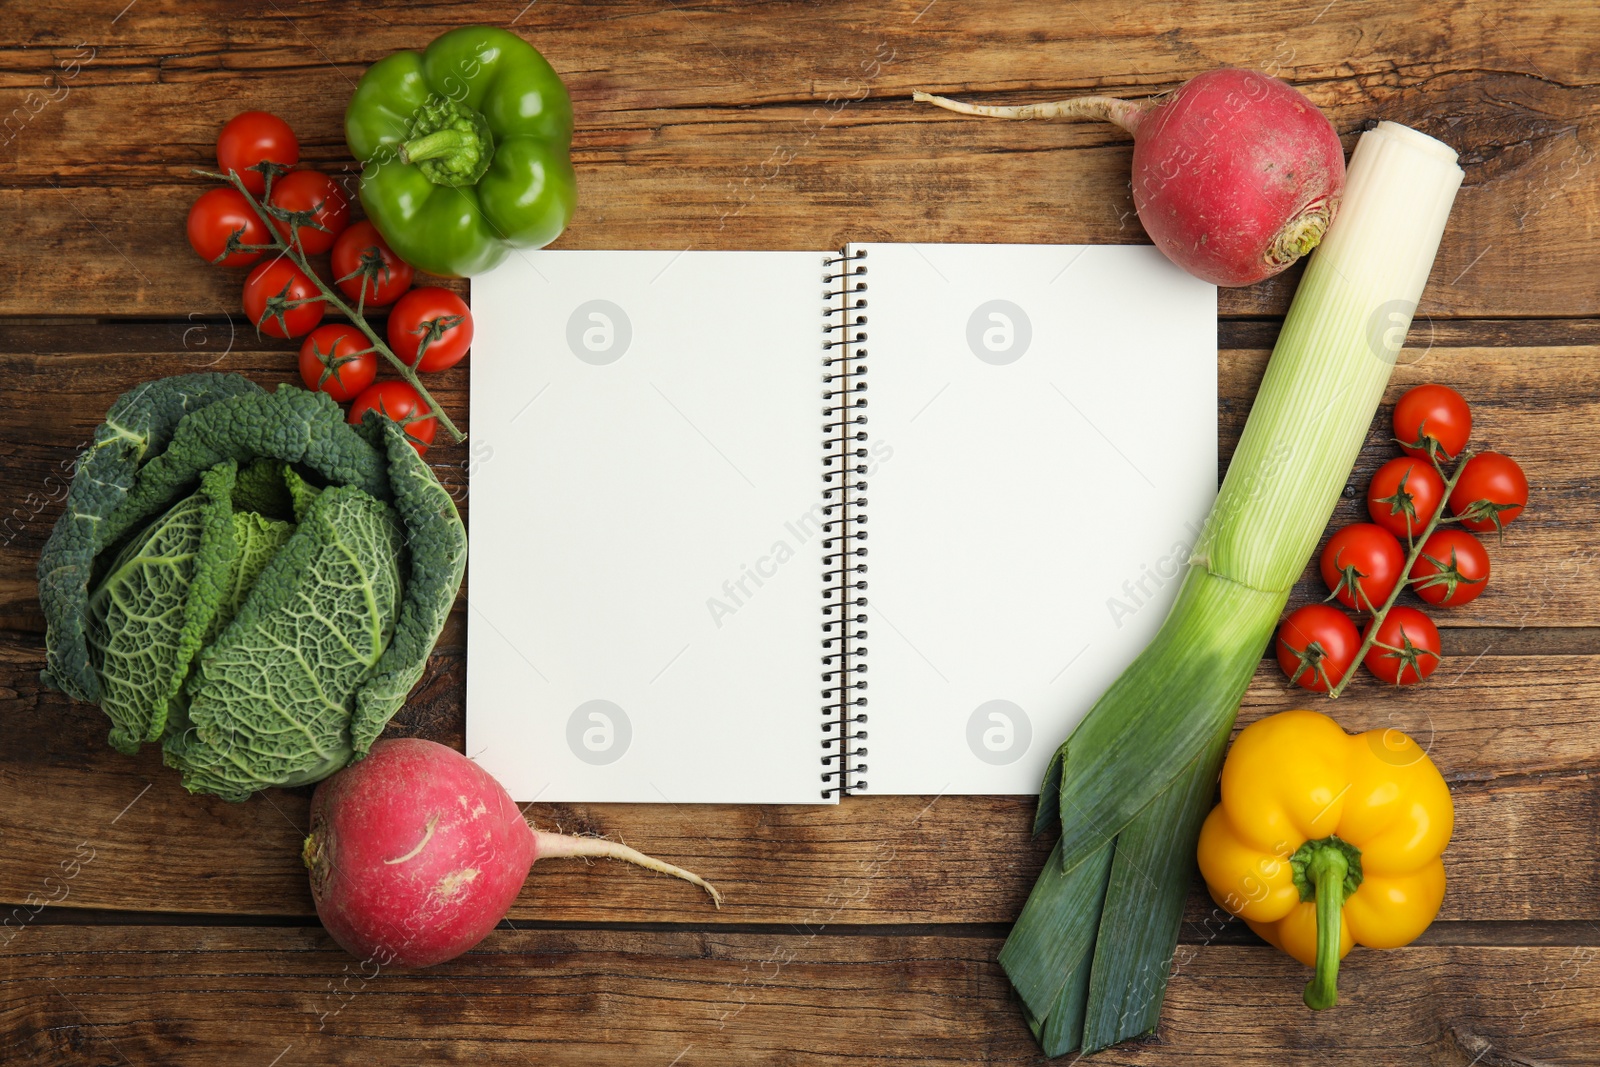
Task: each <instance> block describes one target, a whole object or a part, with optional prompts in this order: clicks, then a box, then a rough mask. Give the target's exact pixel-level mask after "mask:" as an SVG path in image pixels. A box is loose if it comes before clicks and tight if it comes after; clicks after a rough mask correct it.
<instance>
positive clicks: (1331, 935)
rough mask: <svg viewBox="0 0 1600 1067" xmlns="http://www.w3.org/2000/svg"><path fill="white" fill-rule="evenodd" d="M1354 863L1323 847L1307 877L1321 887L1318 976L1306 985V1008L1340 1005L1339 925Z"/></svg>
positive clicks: (1311, 864)
mask: <svg viewBox="0 0 1600 1067" xmlns="http://www.w3.org/2000/svg"><path fill="white" fill-rule="evenodd" d="M1349 871H1350V861H1349V860H1347V859H1346V858H1345V855H1344V853H1343V852H1341V851H1339V850H1338V849H1337V848H1321V849H1318V850H1317V851H1316V853H1315V854H1314V855H1313V856H1312V857H1311V862H1310V863H1309V864H1308V865H1307V869H1306V874H1307V875H1308V876H1309V877H1310V878H1311V881H1312V883H1313V884H1315V885H1316V887H1317V973H1316V975H1315V977H1313V978H1312V979H1311V981H1310V983H1308V984H1307V985H1306V992H1305V1001H1306V1007H1308V1008H1313V1009H1316V1010H1318V1011H1321V1010H1322V1009H1324V1008H1331V1007H1333V1006H1334V1005H1335V1004H1337V1003H1338V1002H1339V946H1340V930H1339V924H1340V922H1341V921H1342V919H1343V909H1344V879H1345V875H1346V874H1348V873H1349Z"/></svg>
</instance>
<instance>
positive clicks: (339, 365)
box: [300, 323, 378, 404]
mask: <svg viewBox="0 0 1600 1067" xmlns="http://www.w3.org/2000/svg"><path fill="white" fill-rule="evenodd" d="M377 376H378V355H377V353H376V352H374V351H373V350H372V345H371V344H370V343H369V342H368V341H367V338H366V335H365V334H363V333H362V332H361V331H360V330H358V329H356V328H355V327H354V326H346V325H344V324H343V323H329V324H328V325H326V326H318V327H317V328H316V329H315V330H312V331H311V333H309V334H308V335H307V336H306V339H305V340H304V341H303V342H301V344H300V380H301V381H303V382H305V383H306V388H307V389H312V390H316V389H320V390H322V391H323V392H324V393H327V394H328V395H329V396H331V397H333V398H334V399H335V400H337V401H338V402H339V403H341V404H343V403H344V402H345V401H347V400H349V399H351V398H352V397H354V396H355V395H356V394H358V393H360V392H361V391H362V390H363V389H365V388H366V387H367V386H369V385H371V384H372V380H373V379H374V378H376V377H377Z"/></svg>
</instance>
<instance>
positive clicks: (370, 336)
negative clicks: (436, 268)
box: [195, 169, 467, 442]
mask: <svg viewBox="0 0 1600 1067" xmlns="http://www.w3.org/2000/svg"><path fill="white" fill-rule="evenodd" d="M195 173H196V174H203V175H205V176H206V177H208V178H218V179H221V180H222V181H225V182H227V183H229V184H230V185H232V186H233V187H234V188H235V189H238V190H239V192H240V193H241V194H243V196H244V198H245V200H246V201H247V202H248V203H249V204H250V207H251V209H252V210H253V211H255V213H256V214H257V215H258V216H259V217H260V218H261V221H262V222H263V223H265V224H266V227H267V232H268V233H269V234H271V235H272V238H273V243H272V244H270V245H265V246H263V247H264V248H268V249H272V250H274V251H278V252H282V253H283V254H284V255H286V256H288V257H289V259H290V260H291V261H292V262H293V263H294V265H295V266H296V267H298V268H299V269H300V273H302V274H304V275H305V276H306V277H307V278H309V279H310V280H311V281H312V282H314V283H315V284H316V286H317V288H318V289H320V290H322V297H321V299H322V300H323V301H325V302H326V303H329V304H332V305H333V306H334V308H335V309H337V310H338V311H339V313H340V314H342V315H343V316H344V317H345V318H346V319H349V320H350V324H351V325H352V326H354V327H355V328H356V329H358V330H360V331H361V332H362V333H364V334H366V335H367V340H368V341H370V342H372V350H373V351H375V352H381V353H382V354H383V358H385V359H387V360H388V361H389V363H390V365H392V366H393V367H394V369H395V370H396V371H397V372H398V373H399V375H400V377H401V378H403V379H405V381H406V384H408V385H410V386H411V388H413V389H415V390H416V391H417V395H418V396H419V397H421V398H422V402H423V403H425V404H427V405H428V414H427V415H426V416H422V417H424V418H427V417H432V418H436V419H438V420H439V424H440V425H441V426H443V427H444V428H445V432H446V433H448V434H449V435H450V439H451V440H452V441H456V442H460V441H465V440H466V439H467V435H466V434H464V433H462V432H461V430H460V429H458V428H457V427H456V424H455V423H454V422H453V421H451V419H450V416H449V415H446V414H445V411H444V408H442V407H441V406H439V404H438V403H437V402H436V401H435V400H434V399H433V397H432V396H431V395H430V394H429V392H428V390H427V387H426V386H424V385H423V384H422V381H421V379H420V378H418V377H417V372H416V371H415V370H414V369H412V367H411V366H410V365H408V364H407V363H406V362H405V361H404V360H402V359H401V358H400V357H399V356H397V355H395V354H394V352H393V351H391V350H390V348H389V346H388V345H386V344H384V342H383V338H381V337H379V336H378V335H377V333H375V332H374V331H373V329H372V327H371V326H370V325H369V324H368V323H367V319H366V316H365V315H363V314H362V313H361V311H357V310H356V309H355V308H352V307H351V306H350V305H349V304H347V303H345V302H344V301H343V300H342V299H340V297H339V294H338V292H337V291H336V290H335V289H334V287H333V286H330V285H329V284H328V283H327V282H325V281H323V280H322V276H321V275H319V274H318V273H317V272H316V271H314V270H312V269H311V264H310V263H309V262H307V261H306V255H305V251H304V250H303V249H302V248H301V247H300V243H299V241H297V240H296V241H294V242H293V243H290V242H287V241H285V240H284V239H283V235H282V234H280V233H279V232H278V229H277V227H276V226H275V225H274V224H273V219H272V216H271V215H269V214H268V213H267V210H266V208H264V207H263V206H262V205H261V203H260V202H259V201H258V200H256V198H255V197H254V196H253V195H251V193H250V190H249V189H247V188H245V184H244V181H243V179H241V178H240V177H239V175H238V174H237V173H236V172H233V171H230V172H229V173H228V174H226V175H223V174H218V173H216V172H215V171H208V170H199V169H197V170H196V171H195ZM272 177H273V176H272V175H271V174H268V175H267V194H266V195H268V196H270V195H271V190H272ZM290 232H291V233H297V232H298V228H293V229H291V231H290ZM364 295H365V292H364V291H363V296H364ZM364 303H365V301H363V304H364ZM363 310H364V309H363Z"/></svg>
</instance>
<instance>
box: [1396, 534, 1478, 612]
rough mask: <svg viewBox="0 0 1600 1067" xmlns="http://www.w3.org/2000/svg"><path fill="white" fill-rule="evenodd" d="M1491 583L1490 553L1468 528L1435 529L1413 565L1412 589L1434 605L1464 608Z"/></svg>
mask: <svg viewBox="0 0 1600 1067" xmlns="http://www.w3.org/2000/svg"><path fill="white" fill-rule="evenodd" d="M1488 584H1489V553H1488V552H1486V551H1485V550H1484V547H1483V545H1482V544H1481V543H1480V542H1479V541H1478V539H1477V538H1476V537H1473V536H1472V535H1471V534H1469V533H1467V532H1466V531H1465V530H1435V531H1434V532H1433V533H1432V534H1430V535H1429V536H1428V540H1427V541H1426V543H1424V544H1423V546H1422V554H1421V555H1420V556H1419V557H1418V558H1417V562H1416V563H1415V564H1413V565H1412V567H1411V588H1412V589H1414V590H1415V591H1416V594H1417V595H1418V596H1419V597H1421V598H1422V599H1423V600H1426V601H1427V602H1428V603H1430V604H1436V605H1438V606H1439V607H1443V608H1455V607H1460V606H1461V605H1462V604H1465V603H1467V602H1468V601H1469V600H1475V599H1477V596H1478V594H1479V593H1481V592H1483V590H1484V588H1485V587H1486V586H1487V585H1488Z"/></svg>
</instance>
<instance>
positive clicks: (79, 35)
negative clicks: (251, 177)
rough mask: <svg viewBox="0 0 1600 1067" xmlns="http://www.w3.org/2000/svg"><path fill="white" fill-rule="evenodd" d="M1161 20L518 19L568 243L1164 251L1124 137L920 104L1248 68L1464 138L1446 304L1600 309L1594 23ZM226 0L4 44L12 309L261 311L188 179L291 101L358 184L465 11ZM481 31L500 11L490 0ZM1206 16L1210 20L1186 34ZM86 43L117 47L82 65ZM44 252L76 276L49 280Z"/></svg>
mask: <svg viewBox="0 0 1600 1067" xmlns="http://www.w3.org/2000/svg"><path fill="white" fill-rule="evenodd" d="M1162 7H1163V6H1162V5H1138V6H1135V7H1131V8H1128V9H1126V10H1124V11H1121V12H1110V11H1106V10H1104V9H1094V10H1091V9H1090V8H1088V7H1085V6H1084V5H1057V6H1055V7H1053V8H1045V9H1034V8H1029V9H1027V10H1022V9H1008V10H1006V11H1003V12H1001V11H991V10H985V11H982V12H979V11H968V10H966V9H964V8H963V7H962V5H957V4H936V5H933V6H924V5H923V4H922V3H920V2H911V0H889V2H880V3H843V2H835V3H828V4H819V5H800V6H796V5H788V4H776V3H769V4H762V5H756V8H757V10H751V9H750V8H747V7H740V8H738V9H737V10H736V11H735V9H733V8H732V7H730V6H727V5H723V4H711V5H704V6H700V7H697V8H696V9H694V10H693V11H685V10H683V9H678V8H675V7H671V8H661V7H653V6H649V5H645V4H643V3H642V2H641V3H639V4H636V5H629V4H623V5H617V6H615V7H614V8H608V12H607V14H608V17H607V18H605V19H602V20H577V19H572V18H570V16H569V13H568V12H567V10H566V9H564V8H559V7H553V6H548V5H547V6H543V7H539V8H536V9H531V10H528V11H526V12H525V13H524V14H525V17H524V18H523V19H522V20H521V21H519V23H518V28H519V29H521V30H523V32H524V33H525V34H527V35H528V36H529V37H530V38H531V39H533V40H535V41H536V42H537V43H538V44H539V45H540V46H541V47H542V48H544V50H545V51H546V52H547V53H548V54H549V55H550V57H551V59H552V61H553V62H554V63H555V65H556V66H557V68H558V69H559V70H561V71H562V72H563V73H564V75H565V76H566V77H567V79H568V81H569V84H570V87H571V90H572V93H573V96H574V100H575V104H576V107H577V111H578V115H579V125H580V129H579V133H578V136H577V139H576V142H575V159H576V161H577V163H578V165H579V171H580V183H581V186H582V204H581V206H580V209H579V214H578V216H577V218H576V219H575V220H574V223H573V226H572V228H571V230H570V231H569V232H568V234H567V235H566V237H564V238H563V241H562V245H563V247H585V248H627V247H650V248H681V247H687V246H691V245H692V246H694V247H699V248H716V247H721V248H740V247H748V248H825V247H835V246H837V245H838V244H839V243H840V242H841V241H843V240H846V239H852V238H853V239H872V240H899V241H939V240H945V241H1023V242H1040V241H1054V242H1073V241H1090V242H1129V241H1139V240H1142V239H1143V237H1142V233H1141V230H1140V228H1139V226H1138V223H1137V219H1136V218H1134V217H1133V215H1132V214H1131V201H1130V198H1129V193H1128V189H1127V168H1128V161H1129V146H1128V143H1127V139H1126V138H1125V137H1123V136H1122V135H1121V134H1120V133H1119V132H1118V131H1116V130H1114V129H1110V128H1104V127H1095V126H1081V125H1064V124H1032V123H998V122H996V123H985V124H977V123H974V122H972V121H969V120H963V119H959V118H957V117H954V116H949V115H946V114H943V113H939V112H935V111H933V110H932V109H930V108H926V107H918V106H914V105H912V103H911V102H910V100H909V95H910V91H911V89H913V88H918V87H931V88H938V89H944V90H948V91H958V92H963V93H968V94H979V95H982V96H983V97H984V98H985V99H993V100H999V101H1005V102H1010V101H1017V100H1023V99H1039V98H1042V97H1054V96H1061V95H1071V94H1073V93H1080V92H1089V91H1100V92H1111V93H1125V94H1133V95H1139V94H1144V93H1150V92H1156V91H1161V90H1165V89H1170V88H1172V87H1174V86H1176V85H1177V84H1179V83H1181V82H1182V81H1183V80H1184V79H1186V78H1188V77H1190V76H1192V75H1193V74H1195V73H1198V72H1200V71H1202V70H1206V69H1209V68H1211V67H1214V66H1216V65H1218V64H1221V63H1236V64H1242V65H1247V66H1254V67H1258V68H1265V69H1267V70H1269V71H1271V72H1274V73H1278V74H1281V75H1283V76H1285V77H1287V78H1289V79H1290V80H1293V81H1296V82H1298V83H1299V84H1300V85H1301V86H1302V87H1303V88H1304V90H1305V91H1306V92H1307V94H1308V95H1309V96H1310V97H1311V98H1312V99H1313V101H1314V102H1315V103H1317V104H1318V105H1319V106H1320V107H1322V108H1324V109H1325V110H1326V111H1327V112H1328V114H1329V115H1330V118H1331V119H1332V120H1333V121H1334V123H1335V125H1336V127H1337V128H1338V129H1339V130H1340V131H1341V133H1342V134H1344V135H1345V138H1346V141H1347V147H1348V145H1349V144H1350V143H1353V140H1354V136H1355V134H1356V132H1357V131H1358V130H1359V128H1360V126H1361V124H1362V123H1363V122H1365V121H1367V120H1369V119H1372V118H1390V119H1395V120H1398V121H1402V122H1409V123H1413V124H1415V125H1418V126H1419V127H1421V128H1423V129H1424V130H1426V131H1427V132H1430V133H1434V134H1437V135H1439V136H1441V137H1443V138H1444V139H1446V140H1447V141H1449V142H1451V143H1453V144H1455V145H1457V146H1459V147H1460V148H1462V149H1463V161H1464V163H1465V165H1466V167H1467V169H1468V178H1467V184H1466V187H1465V188H1464V189H1463V192H1462V194H1461V197H1460V200H1459V201H1458V205H1457V209H1456V213H1455V215H1454V217H1453V219H1452V223H1451V227H1450V230H1449V232H1448V233H1447V234H1446V236H1445V240H1444V244H1443V247H1442V249H1441V253H1440V257H1439V261H1438V264H1437V265H1436V268H1435V271H1434V275H1433V280H1432V284H1431V285H1430V287H1429V290H1428V292H1427V294H1426V299H1425V302H1424V309H1425V310H1427V311H1429V312H1431V313H1433V314H1435V315H1492V316H1503V315H1562V316H1570V315H1593V314H1595V313H1597V311H1600V295H1597V294H1600V285H1597V284H1596V282H1597V281H1600V265H1597V264H1596V263H1595V262H1594V260H1593V257H1592V256H1591V255H1589V254H1588V246H1587V244H1586V236H1585V235H1586V234H1587V232H1588V229H1589V225H1590V223H1591V222H1592V220H1593V218H1594V217H1595V212H1596V210H1597V209H1600V200H1597V198H1600V192H1597V187H1596V185H1595V183H1594V182H1593V181H1592V180H1591V179H1590V177H1589V176H1590V175H1592V173H1593V172H1592V166H1593V163H1594V158H1595V156H1594V149H1593V145H1594V143H1595V139H1596V134H1597V128H1600V87H1597V86H1596V85H1595V84H1594V80H1593V74H1594V59H1593V54H1592V52H1589V51H1587V50H1585V49H1583V48H1581V47H1579V46H1578V45H1577V44H1576V43H1575V42H1578V41H1581V40H1586V39H1592V38H1593V36H1594V35H1595V33H1596V32H1600V16H1597V15H1596V13H1595V9H1594V8H1593V6H1592V5H1586V4H1584V3H1582V2H1581V0H1567V2H1564V3H1560V4H1556V5H1542V6H1541V8H1540V9H1538V10H1530V11H1527V12H1518V13H1515V14H1513V13H1510V12H1507V11H1505V10H1503V5H1496V4H1493V3H1490V2H1489V0H1478V2H1475V3H1468V4H1462V5H1458V6H1456V7H1454V8H1451V9H1450V10H1449V11H1448V12H1445V11H1440V12H1438V13H1437V19H1435V18H1433V17H1430V18H1428V19H1413V18H1409V17H1395V18H1393V19H1392V20H1387V21H1386V23H1385V24H1384V25H1382V26H1381V29H1380V28H1375V27H1374V26H1373V25H1372V24H1371V18H1372V16H1371V13H1370V12H1369V11H1366V10H1363V9H1359V8H1358V7H1349V8H1346V7H1342V6H1336V7H1334V8H1332V9H1328V10H1327V11H1326V12H1324V13H1323V15H1322V17H1320V18H1317V19H1315V20H1313V21H1308V19H1307V18H1306V15H1305V13H1304V12H1302V11H1300V10H1298V9H1287V8H1284V7H1282V6H1281V5H1274V4H1269V3H1266V2H1265V0H1256V2H1252V3H1248V4H1240V5H1229V6H1227V7H1226V9H1225V10H1224V9H1223V8H1222V7H1217V8H1216V9H1215V10H1212V11H1207V10H1205V9H1204V5H1202V8H1201V10H1199V11H1196V10H1195V9H1194V7H1193V5H1185V6H1184V7H1183V9H1182V13H1181V18H1179V17H1178V14H1177V11H1176V9H1174V10H1172V11H1163V10H1162ZM197 8H198V10H200V11H206V10H207V9H208V8H211V9H212V11H211V12H210V17H208V15H207V14H193V15H190V14H185V15H183V16H177V15H169V14H166V13H164V12H157V11H153V10H152V11H150V12H145V11H143V10H137V9H136V10H135V11H133V12H131V13H129V15H128V16H127V17H126V18H124V19H120V20H118V22H117V25H116V26H115V28H114V29H113V28H112V27H111V25H110V22H111V17H112V15H114V14H115V13H114V12H112V13H110V14H108V15H107V16H106V18H105V19H103V20H99V22H97V21H96V20H94V19H92V18H86V17H85V16H84V14H83V12H82V11H81V10H80V8H79V7H78V6H77V5H71V6H69V5H65V4H61V3H59V2H58V3H46V4H41V5H37V6H36V7H34V8H33V9H31V10H30V11H29V12H28V15H27V17H26V21H27V22H28V24H29V25H30V27H31V30H29V31H25V35H23V36H18V37H17V38H15V39H17V40H29V41H31V42H34V43H35V46H34V47H31V48H27V49H10V50H6V51H0V82H3V83H4V84H3V87H0V116H4V115H12V116H20V118H16V119H13V120H11V125H10V126H7V127H6V129H5V134H4V136H5V144H4V146H3V147H0V165H3V166H4V167H5V171H4V173H3V177H4V180H5V183H6V187H5V188H4V189H0V204H3V205H4V210H5V211H6V212H7V215H8V217H11V218H13V219H16V220H18V227H17V232H15V233H14V235H13V239H12V241H10V242H8V243H7V245H6V246H5V247H3V248H0V271H4V273H5V274H6V275H7V276H10V277H16V278H27V279H28V280H29V284H27V285H25V286H13V287H8V288H7V289H6V290H5V291H4V292H3V293H0V314H27V313H31V312H35V311H37V310H38V309H39V308H41V307H50V308H52V309H55V310H57V311H59V312H62V313H78V314H93V315H149V314H168V315H171V314H185V313H188V312H190V311H196V310H202V311H207V312H219V311H222V310H229V309H232V308H233V307H234V303H235V300H236V298H237V293H236V288H237V284H238V280H237V278H235V277H234V276H232V275H231V274H228V273H224V272H215V271H211V270H208V269H207V268H205V267H203V266H202V265H201V264H200V263H199V262H198V261H197V260H195V259H193V257H191V256H190V255H189V254H188V253H187V252H185V251H184V241H183V238H182V219H183V217H184V214H185V212H186V210H187V207H188V204H189V203H190V202H191V201H192V200H193V198H194V197H195V196H196V195H198V192H199V190H200V189H201V188H203V185H202V184H200V183H199V180H197V179H194V178H193V177H192V176H191V175H190V174H189V170H190V168H191V167H193V166H195V165H197V164H200V165H204V164H206V163H208V157H209V155H210V151H211V144H212V142H213V140H214V137H215V131H216V129H217V127H218V126H219V125H220V123H221V122H222V121H224V120H225V119H226V118H227V117H228V116H230V115H231V114H233V113H235V112H237V111H239V110H242V109H244V108H245V107H248V106H263V105H265V104H270V106H272V107H273V108H274V109H277V110H279V111H281V112H283V113H284V114H285V115H287V116H288V117H290V118H291V119H292V121H293V122H294V124H295V126H296V128H297V129H298V130H299V131H300V133H301V136H302V139H303V141H304V143H305V145H306V149H307V150H306V158H307V160H308V161H309V162H312V163H315V164H318V165H320V166H323V167H325V168H329V169H341V168H343V169H345V170H346V173H348V166H349V161H348V160H347V158H346V156H345V151H344V149H343V146H342V137H341V129H342V126H341V115H342V110H343V106H344V103H345V101H346V100H347V98H348V94H349V92H350V89H351V86H352V85H353V83H354V80H355V79H356V78H357V77H358V76H359V74H360V72H361V70H362V69H364V67H365V65H366V64H368V63H370V62H372V61H373V60H375V59H377V58H379V57H380V56H382V55H384V54H386V53H387V52H389V51H391V50H393V49H395V48H399V47H414V46H417V45H419V44H421V43H424V42H426V41H427V40H429V39H431V37H432V36H433V35H434V34H435V33H436V32H438V31H439V30H440V29H442V28H445V27H446V26H449V25H454V24H456V23H457V22H458V21H459V18H458V15H459V12H456V11H453V10H452V9H449V8H447V7H443V6H440V5H429V6H427V7H422V8H417V9H415V10H411V9H407V10H406V11H403V12H386V13H385V15H384V17H383V18H382V19H378V18H375V17H374V16H373V15H372V14H371V12H370V11H367V10H363V9H362V8H360V7H359V6H357V5H352V4H329V5H319V7H318V9H317V10H315V11H306V10H303V9H301V8H298V7H297V8H295V9H294V11H293V13H292V15H291V14H290V13H289V12H285V11H282V10H281V9H264V10H263V11H262V12H261V13H259V14H255V15H242V14H240V13H238V12H236V11H235V10H234V9H233V8H232V7H231V6H228V5H223V4H220V3H218V2H217V0H213V3H212V4H201V5H197ZM507 11H508V12H509V13H508V14H507V17H506V19H505V21H510V20H511V17H512V16H514V15H516V14H517V12H515V11H512V10H510V9H509V8H508V9H507ZM390 16H393V18H391V17H390ZM473 17H474V18H478V19H482V18H484V17H485V15H484V13H483V11H482V10H481V8H480V7H474V9H473ZM1169 18H1176V19H1177V22H1169V21H1162V20H1163V19H1169ZM1176 24H1181V25H1183V26H1184V27H1185V30H1184V31H1183V32H1171V33H1164V32H1162V30H1164V29H1165V28H1166V27H1167V26H1170V25H1176ZM1221 26H1227V27H1229V29H1228V30H1227V32H1221V31H1220V30H1219V29H1216V28H1214V27H1221ZM1206 27H1213V28H1206ZM19 32H24V31H19ZM708 41H709V42H711V44H710V45H709V47H708V46H707V44H706V42H708ZM1556 41H1559V42H1561V43H1559V44H1557V43H1554V42H1556ZM80 42H83V44H84V47H85V48H89V49H93V50H94V55H93V58H92V59H88V60H87V61H83V62H81V63H79V65H78V66H77V67H76V68H71V67H69V68H63V67H62V64H63V63H68V64H71V63H72V62H73V60H74V57H75V56H77V55H80V54H81V49H80V48H79V43H80ZM974 42H981V44H979V45H977V46H974ZM175 52H176V53H177V54H174V53H175ZM1421 56H1426V57H1427V60H1426V61H1419V59H1418V57H1421ZM1534 56H1537V60H1535V59H1534V58H1533V57H1534ZM1335 57H1337V58H1335ZM67 69H75V70H76V73H75V74H74V75H73V76H71V77H68V76H67V73H66V71H67ZM247 87H248V88H247ZM52 98H54V99H52ZM152 130H159V131H161V136H160V137H151V136H150V132H149V131H152ZM152 142H153V143H152ZM40 262H65V263H71V264H73V269H72V270H71V271H52V272H40V271H39V270H38V264H39V263H40ZM1292 287H1293V278H1292V277H1288V278H1284V279H1280V280H1279V281H1276V282H1272V283H1268V284H1265V285H1262V286H1258V287H1254V288H1252V289H1248V290H1239V291H1233V292H1228V293H1225V294H1224V296H1223V301H1222V305H1223V308H1224V311H1225V312H1227V313H1230V314H1266V313H1274V312H1281V311H1282V310H1283V308H1284V307H1286V306H1287V302H1288V298H1289V296H1290V294H1291V293H1292Z"/></svg>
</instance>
